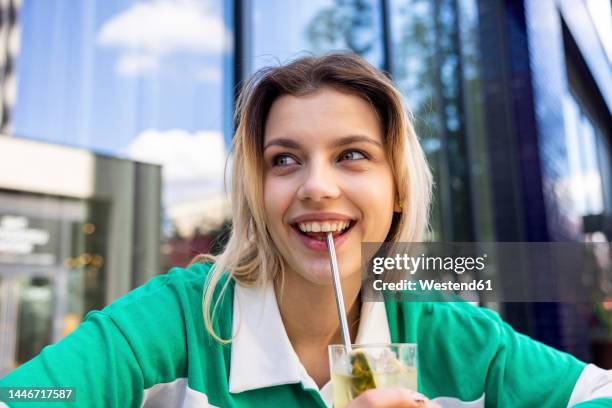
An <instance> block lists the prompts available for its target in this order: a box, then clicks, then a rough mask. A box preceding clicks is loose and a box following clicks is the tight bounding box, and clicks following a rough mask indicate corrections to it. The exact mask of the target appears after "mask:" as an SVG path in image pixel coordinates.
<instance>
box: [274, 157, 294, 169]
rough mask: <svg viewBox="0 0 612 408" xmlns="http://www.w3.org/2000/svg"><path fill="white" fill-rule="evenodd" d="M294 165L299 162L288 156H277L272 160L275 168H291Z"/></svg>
mask: <svg viewBox="0 0 612 408" xmlns="http://www.w3.org/2000/svg"><path fill="white" fill-rule="evenodd" d="M293 164H297V160H295V159H294V158H293V157H292V156H290V155H288V154H277V155H276V156H274V157H273V158H272V166H273V167H284V166H291V165H293Z"/></svg>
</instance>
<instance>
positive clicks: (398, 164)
mask: <svg viewBox="0 0 612 408" xmlns="http://www.w3.org/2000/svg"><path fill="white" fill-rule="evenodd" d="M323 87H332V88H335V89H337V90H339V91H342V92H346V93H350V94H353V95H356V96H358V97H361V98H363V99H364V100H366V101H368V102H369V103H370V104H371V105H372V107H373V108H374V110H375V111H376V113H377V115H378V117H379V119H380V121H381V124H382V125H383V130H384V133H383V135H384V142H385V143H384V145H385V149H386V153H387V158H388V160H389V163H390V164H391V168H392V171H393V177H394V180H395V185H396V192H397V195H398V197H399V201H400V203H401V207H402V212H401V213H394V216H393V221H392V224H391V228H390V230H389V234H388V235H387V239H386V241H387V242H419V241H420V240H421V239H422V237H423V234H424V232H425V229H426V227H427V221H428V211H429V203H430V199H431V190H432V177H431V173H430V171H429V167H428V165H427V162H426V159H425V154H424V153H423V150H422V149H421V146H420V144H419V141H418V139H417V136H416V134H415V132H414V128H413V125H412V121H411V119H410V117H409V116H408V113H407V112H406V110H405V108H404V104H403V98H402V95H401V94H400V93H399V91H398V90H396V89H395V87H394V86H393V83H392V82H391V80H390V79H388V78H387V77H386V76H385V75H384V74H383V73H381V72H380V71H378V70H376V69H375V68H374V67H372V66H371V65H370V64H369V63H367V62H366V61H365V60H363V59H362V58H361V57H359V56H357V55H353V54H339V53H335V54H329V55H325V56H321V57H305V58H300V59H298V60H295V61H293V62H291V63H289V64H287V65H285V66H279V67H268V68H264V69H261V70H259V71H258V72H256V73H255V74H254V75H253V76H252V77H251V78H250V79H249V80H248V82H247V83H246V84H245V85H244V87H243V89H242V92H241V93H240V96H239V98H238V103H237V108H236V112H235V120H236V123H237V124H238V128H237V130H236V134H235V136H234V140H233V146H232V148H233V151H234V155H233V163H232V173H231V179H232V181H231V205H232V223H233V225H232V229H231V232H230V237H229V241H228V242H227V245H226V247H225V249H224V251H223V252H222V253H221V254H219V255H218V256H216V257H213V256H211V255H202V256H200V257H198V258H196V259H195V260H194V262H214V265H213V267H212V269H211V271H210V273H209V275H208V277H207V280H206V284H205V285H204V291H203V302H202V309H203V314H204V324H205V327H206V330H207V331H208V332H209V333H210V335H211V336H212V337H213V338H214V339H215V340H217V341H218V342H220V343H228V342H230V341H231V339H227V340H224V339H222V338H220V337H219V336H218V335H217V334H216V333H215V330H214V328H213V317H214V315H215V311H216V308H217V306H218V304H219V300H220V299H221V296H222V294H223V293H224V292H225V290H226V288H227V286H228V284H229V283H230V282H231V280H232V279H234V280H235V281H237V282H239V283H240V284H243V285H250V286H252V285H263V284H266V283H267V282H270V281H273V280H274V279H275V278H276V277H277V276H279V275H280V276H282V274H283V273H284V263H283V261H282V254H280V253H279V252H278V250H277V248H276V247H275V245H274V243H273V241H272V239H271V237H270V234H269V232H268V229H267V227H266V225H267V224H266V217H265V213H264V206H263V174H264V163H263V140H264V128H265V122H266V118H267V115H268V112H269V110H270V107H271V106H272V103H273V102H274V101H275V100H276V99H277V98H279V97H280V96H282V95H287V94H289V95H294V96H302V95H306V94H309V93H312V92H315V91H317V90H318V89H321V88H323ZM225 274H229V279H226V280H225V281H224V283H223V285H222V288H221V290H220V292H219V296H218V298H217V300H216V302H215V303H214V306H213V299H214V297H215V292H216V291H217V289H218V286H219V284H220V282H221V281H222V280H223V279H222V278H223V277H224V275H225ZM211 306H212V310H211Z"/></svg>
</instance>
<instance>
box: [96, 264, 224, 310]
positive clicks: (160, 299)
mask: <svg viewBox="0 0 612 408" xmlns="http://www.w3.org/2000/svg"><path fill="white" fill-rule="evenodd" d="M211 267H212V265H211V264H195V265H191V266H190V267H188V268H172V269H170V271H168V272H167V273H165V274H162V275H159V276H156V277H154V278H152V279H151V280H149V281H148V282H147V283H146V284H144V285H143V286H140V287H138V288H136V289H134V290H132V291H131V292H129V293H128V294H126V295H125V296H123V297H121V298H119V299H117V300H115V301H114V302H113V303H111V304H110V305H108V306H107V307H106V308H104V309H103V312H104V313H105V314H109V315H111V316H113V315H116V314H120V313H121V312H122V311H123V310H125V309H130V308H132V307H134V306H137V305H147V306H148V307H151V308H153V309H158V308H163V307H165V306H168V303H176V302H184V301H197V300H198V298H199V299H200V300H201V298H202V290H203V288H204V284H205V281H206V278H207V276H208V274H209V272H210V269H211Z"/></svg>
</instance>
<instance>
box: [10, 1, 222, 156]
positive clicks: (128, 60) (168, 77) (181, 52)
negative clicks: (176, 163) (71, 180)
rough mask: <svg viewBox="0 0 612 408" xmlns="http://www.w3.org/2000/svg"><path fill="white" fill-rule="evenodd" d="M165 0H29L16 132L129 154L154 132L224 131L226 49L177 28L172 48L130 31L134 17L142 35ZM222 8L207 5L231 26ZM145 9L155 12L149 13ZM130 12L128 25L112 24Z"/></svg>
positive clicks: (24, 9)
mask: <svg viewBox="0 0 612 408" xmlns="http://www.w3.org/2000/svg"><path fill="white" fill-rule="evenodd" d="M163 3H164V2H163V1H154V2H138V1H125V0H104V1H64V0H45V1H31V0H25V1H24V2H23V6H22V9H21V23H22V44H21V53H20V57H19V60H18V75H19V76H18V78H19V86H18V95H17V104H16V107H15V110H14V133H16V134H18V135H20V136H25V137H29V138H35V139H42V140H50V141H54V142H57V143H61V144H67V145H71V146H82V147H87V148H91V149H93V150H96V151H100V152H105V153H111V154H115V155H123V154H125V152H126V148H127V147H128V145H129V143H130V142H131V141H132V139H134V138H135V137H137V135H138V134H140V133H141V132H143V131H144V130H146V129H151V128H153V129H158V130H160V131H164V130H169V129H184V130H185V131H187V132H190V133H192V132H197V131H201V130H207V131H217V132H221V131H222V129H223V125H224V123H223V116H222V103H223V95H222V77H223V72H222V71H223V58H224V55H223V53H224V50H222V47H223V45H222V44H217V45H213V46H209V47H201V48H200V49H197V47H196V49H193V47H192V48H190V44H181V41H182V39H181V38H178V39H177V38H174V39H173V38H172V36H173V35H174V36H175V37H176V34H173V33H172V32H171V31H172V29H173V27H172V26H171V25H168V26H167V27H166V28H165V29H166V33H165V34H164V33H161V34H159V38H158V39H157V40H158V41H159V43H162V42H163V41H166V42H168V43H169V44H168V45H167V46H166V48H165V49H155V44H150V43H146V41H142V44H138V43H137V42H138V41H137V40H138V38H136V39H135V38H134V36H136V34H135V33H134V32H129V27H128V26H130V25H134V24H133V23H136V24H135V26H134V27H133V30H134V31H136V30H138V29H139V28H141V27H140V26H139V25H138V24H139V23H138V22H137V21H136V20H137V19H138V17H141V21H142V17H143V16H145V17H146V15H149V17H150V18H154V17H155V15H156V14H160V15H162V13H163V12H164V11H165V10H162V4H163ZM179 3H180V2H179ZM184 3H185V4H186V5H188V7H192V8H194V9H195V8H197V7H196V6H195V5H194V3H193V2H184ZM198 3H200V4H202V2H198ZM155 4H157V6H154V5H155ZM215 4H218V3H217V2H215V1H211V2H210V5H207V6H206V8H203V9H202V11H201V13H202V16H204V17H203V18H209V19H211V20H212V19H217V20H218V21H220V22H221V23H222V22H223V16H222V10H220V9H219V7H218V6H217V9H215V8H214V5H215ZM139 5H141V6H142V5H147V6H149V8H148V9H146V8H141V13H140V14H139V13H138V12H135V9H137V7H138V6H139ZM166 5H167V6H168V4H166ZM130 12H131V14H130ZM166 13H167V11H166ZM122 16H123V24H122V23H121V22H119V24H115V25H114V26H113V27H109V25H110V24H111V23H112V22H113V19H114V20H115V22H117V20H118V19H120V18H121V17H122ZM175 17H177V19H181V18H183V17H184V16H181V15H179V14H177V15H176V16H175ZM195 22H197V21H194V23H195ZM177 23H179V24H180V21H178V22H177ZM140 24H146V22H142V23H140ZM105 26H106V28H107V30H106V31H107V34H110V35H108V36H106V37H107V40H106V42H104V40H103V39H102V37H103V36H102V34H103V31H104V28H105ZM108 28H110V30H109V29H108ZM145 34H146V31H145V32H144V33H143V35H145ZM201 34H202V35H203V36H204V35H206V34H208V33H206V31H204V32H202V33H201ZM164 35H165V36H166V37H168V38H165V39H164ZM121 36H123V39H122V37H121ZM130 36H132V37H130ZM179 37H180V36H179ZM197 40H199V41H204V42H206V41H208V42H213V41H217V42H219V41H221V40H222V38H199V39H197Z"/></svg>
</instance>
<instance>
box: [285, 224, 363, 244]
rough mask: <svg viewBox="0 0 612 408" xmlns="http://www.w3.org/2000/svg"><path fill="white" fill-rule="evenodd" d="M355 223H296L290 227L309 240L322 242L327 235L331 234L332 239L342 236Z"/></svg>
mask: <svg viewBox="0 0 612 408" xmlns="http://www.w3.org/2000/svg"><path fill="white" fill-rule="evenodd" d="M356 223H357V221H355V220H350V221H349V220H347V221H340V222H320V223H308V222H306V223H296V224H292V225H291V227H292V228H293V229H295V230H296V231H297V232H298V233H299V234H301V235H304V236H306V237H308V238H311V239H316V240H318V241H324V240H325V239H326V237H327V233H328V232H331V233H332V236H333V237H334V238H337V237H339V236H342V235H344V234H346V233H347V232H349V231H350V230H351V229H352V228H353V226H355V224H356Z"/></svg>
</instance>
